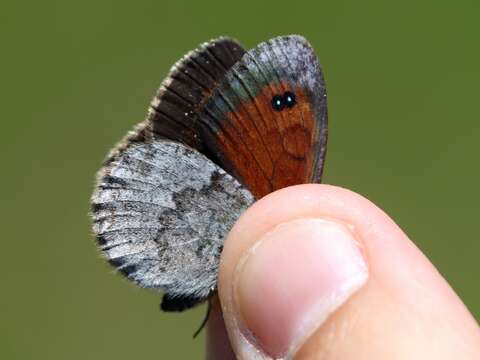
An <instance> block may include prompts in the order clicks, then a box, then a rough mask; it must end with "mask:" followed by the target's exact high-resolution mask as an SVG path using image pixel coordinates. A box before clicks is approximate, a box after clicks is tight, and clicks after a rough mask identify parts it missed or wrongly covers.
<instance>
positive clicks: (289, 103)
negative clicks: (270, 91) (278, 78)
mask: <svg viewBox="0 0 480 360" xmlns="http://www.w3.org/2000/svg"><path fill="white" fill-rule="evenodd" d="M283 101H284V103H285V106H286V107H288V108H292V107H294V106H295V104H296V103H297V99H296V98H295V94H294V93H292V92H290V91H287V92H286V93H285V94H283Z"/></svg>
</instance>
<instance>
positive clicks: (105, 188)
mask: <svg viewBox="0 0 480 360" xmlns="http://www.w3.org/2000/svg"><path fill="white" fill-rule="evenodd" d="M253 201H254V198H253V196H252V195H251V193H250V192H249V191H248V190H246V189H245V188H243V187H242V186H241V185H240V184H239V182H238V181H237V180H235V179H234V178H233V177H231V176H230V175H228V174H227V173H225V171H224V170H222V169H221V168H220V167H218V166H217V165H215V164H214V163H213V162H212V161H210V160H209V159H207V158H206V157H205V156H204V155H202V154H200V153H199V152H198V151H196V150H194V149H192V148H190V147H187V146H185V145H182V144H180V143H177V142H174V141H168V140H160V139H156V140H151V141H149V142H145V143H143V142H139V143H131V144H130V146H129V147H128V148H126V149H124V150H123V151H122V152H121V153H120V154H118V155H117V156H115V157H114V158H113V159H111V160H110V161H109V162H108V163H107V164H106V166H105V167H104V168H103V169H102V170H101V171H100V173H99V177H98V182H97V188H96V190H95V192H94V194H93V197H92V212H93V219H94V231H95V233H96V235H97V238H98V241H99V245H100V248H101V250H102V252H103V254H104V255H105V256H106V258H107V259H108V261H109V262H110V263H112V264H113V265H114V266H115V267H117V268H118V270H119V271H120V272H122V273H123V274H124V275H125V276H127V277H128V278H129V279H130V280H132V281H134V282H136V283H137V284H139V285H140V286H142V287H146V288H154V289H161V290H163V291H164V292H165V294H166V296H168V298H170V299H175V298H186V299H190V300H193V302H198V301H201V300H204V299H206V298H207V297H208V296H209V295H210V293H211V291H212V290H213V289H214V288H215V286H216V281H217V270H218V262H219V256H220V252H221V250H222V245H223V241H224V239H225V237H226V235H227V233H228V231H230V229H231V227H232V226H233V224H234V222H235V221H236V220H237V219H238V218H239V216H240V214H241V213H242V212H243V211H244V210H245V209H246V208H247V207H248V206H249V205H250V204H252V203H253Z"/></svg>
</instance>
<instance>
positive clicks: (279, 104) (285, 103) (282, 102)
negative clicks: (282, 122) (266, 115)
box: [272, 91, 297, 111]
mask: <svg viewBox="0 0 480 360" xmlns="http://www.w3.org/2000/svg"><path fill="white" fill-rule="evenodd" d="M296 103H297V100H296V97H295V94H294V93H293V92H291V91H287V92H285V94H283V95H274V96H273V97H272V107H273V109H274V110H276V111H282V110H283V109H284V108H285V107H287V108H292V107H294V106H295V104H296Z"/></svg>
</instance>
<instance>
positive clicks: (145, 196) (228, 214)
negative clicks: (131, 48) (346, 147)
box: [92, 35, 327, 311]
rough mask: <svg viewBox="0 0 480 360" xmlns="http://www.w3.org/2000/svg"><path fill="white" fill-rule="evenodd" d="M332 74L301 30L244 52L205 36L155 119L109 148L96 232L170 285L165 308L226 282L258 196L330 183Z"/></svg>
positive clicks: (178, 69)
mask: <svg viewBox="0 0 480 360" xmlns="http://www.w3.org/2000/svg"><path fill="white" fill-rule="evenodd" d="M326 142H327V99H326V89H325V82H324V78H323V74H322V70H321V68H320V64H319V62H318V59H317V57H316V56H315V53H314V51H313V49H312V47H311V46H310V44H309V43H308V42H307V41H306V40H305V39H304V38H303V37H301V36H297V35H292V36H282V37H277V38H274V39H272V40H269V41H267V42H264V43H261V44H260V45H258V46H257V47H256V48H254V49H252V50H250V51H247V52H246V51H245V50H244V49H243V48H242V47H241V46H240V44H239V43H238V42H236V41H235V40H233V39H230V38H223V37H222V38H219V39H216V40H212V41H210V42H207V43H204V44H202V45H201V46H200V47H199V48H198V49H196V50H194V51H192V52H190V53H188V54H187V55H185V56H184V57H183V58H182V59H181V60H180V61H179V62H178V63H177V64H175V66H173V68H172V70H171V71H170V74H169V75H168V77H167V78H166V79H165V80H164V82H163V83H162V85H161V86H160V89H159V90H158V93H157V94H156V96H155V97H154V99H153V101H152V103H151V105H150V109H149V112H148V116H147V119H146V120H145V121H144V122H142V123H140V124H139V125H138V126H137V127H136V128H135V129H134V130H133V131H131V132H130V133H129V134H128V135H127V136H126V138H125V139H124V140H123V141H122V142H120V144H118V145H117V146H116V147H115V148H114V149H113V150H112V151H111V152H110V154H109V155H108V157H107V159H106V161H105V162H104V164H103V167H102V168H101V170H100V171H99V173H98V180H97V184H96V188H95V191H94V193H93V196H92V214H93V220H94V227H93V228H94V232H95V234H96V237H97V239H98V244H99V246H100V249H101V251H102V252H103V254H104V255H105V257H106V258H107V259H108V261H109V262H110V263H111V264H112V265H113V266H115V267H116V268H117V269H118V270H119V271H120V272H121V273H122V274H124V275H125V276H126V277H127V278H128V279H130V280H132V281H134V282H135V283H137V284H138V285H140V286H142V287H145V288H153V289H159V290H161V291H163V293H164V296H163V300H162V304H161V307H162V309H163V310H165V311H181V310H184V309H187V308H190V307H192V306H194V305H196V304H198V303H199V302H202V301H204V300H206V299H208V298H209V296H210V295H211V294H212V293H213V292H214V291H215V290H216V282H217V271H218V266H219V259H220V253H221V251H222V246H223V242H224V240H225V237H226V236H227V234H228V232H229V230H230V229H231V227H232V226H233V224H234V223H235V221H236V220H237V219H238V218H239V216H240V215H241V214H242V212H243V211H245V209H247V207H249V206H250V205H251V204H252V203H253V202H254V201H255V200H256V199H259V198H261V197H263V196H265V195H267V194H268V193H270V192H272V191H275V190H277V189H280V188H283V187H286V186H290V185H295V184H302V183H312V182H313V183H315V182H320V177H321V174H322V168H323V163H324V158H325V151H326Z"/></svg>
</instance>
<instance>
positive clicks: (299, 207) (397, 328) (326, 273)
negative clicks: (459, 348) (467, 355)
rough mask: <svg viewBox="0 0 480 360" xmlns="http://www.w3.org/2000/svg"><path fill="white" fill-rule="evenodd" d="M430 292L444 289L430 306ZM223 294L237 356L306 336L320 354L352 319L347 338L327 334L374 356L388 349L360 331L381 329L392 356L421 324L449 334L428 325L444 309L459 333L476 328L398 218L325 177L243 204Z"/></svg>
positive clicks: (294, 345)
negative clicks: (335, 332) (459, 322)
mask: <svg viewBox="0 0 480 360" xmlns="http://www.w3.org/2000/svg"><path fill="white" fill-rule="evenodd" d="M252 255H253V256H252ZM309 255H312V256H309ZM342 289H343V291H341V290H342ZM290 290H292V291H290ZM292 293H299V294H302V296H291V295H292ZM432 294H438V296H440V297H441V298H440V299H438V301H436V302H434V303H433V304H432V302H431V301H428V299H431V298H432ZM219 297H220V301H221V304H222V310H223V314H224V317H225V323H226V327H227V331H228V334H229V338H230V341H231V344H232V346H233V349H234V351H235V353H236V355H237V356H238V357H239V358H274V357H275V358H276V357H282V356H283V357H285V356H286V357H287V358H288V357H290V356H293V355H292V351H297V349H298V348H299V347H300V346H302V344H306V345H304V346H303V347H302V348H301V351H300V353H301V354H303V355H302V356H306V357H307V358H308V357H309V356H315V352H317V353H316V355H318V352H319V351H325V349H326V348H327V346H323V347H322V348H319V347H318V346H315V344H319V343H322V341H324V340H325V339H326V338H328V339H331V336H330V335H329V334H331V331H330V330H331V329H335V328H336V326H337V327H338V326H339V324H345V323H351V321H350V320H351V319H352V318H355V319H356V325H355V326H352V327H349V328H348V331H346V333H348V335H349V336H348V339H347V341H345V342H344V343H343V344H340V343H339V341H337V340H334V341H330V342H329V346H328V348H329V349H332V347H333V348H336V347H340V348H339V349H337V350H335V351H337V352H339V351H341V349H345V348H348V349H350V350H352V349H353V351H354V350H355V349H358V350H359V351H360V352H361V351H363V352H364V355H365V356H369V355H368V351H377V352H378V351H380V350H381V349H384V348H382V347H380V345H378V344H379V343H377V345H378V346H377V348H376V349H375V346H371V347H363V348H362V345H364V344H361V343H359V341H358V340H355V339H362V341H363V342H365V339H366V338H368V339H370V337H374V338H375V337H376V338H378V332H379V329H381V328H382V327H384V328H385V333H384V334H382V335H383V336H385V339H383V340H384V342H386V343H388V342H389V341H390V342H391V346H390V348H391V352H390V354H392V353H394V352H395V351H398V349H396V346H398V345H399V344H398V341H397V340H395V339H398V336H408V334H409V333H411V331H413V330H416V331H418V327H419V326H420V327H421V328H422V330H423V333H424V334H427V333H429V334H430V335H431V334H436V335H437V336H438V338H441V337H442V336H443V337H447V336H448V337H450V338H451V337H452V334H449V335H447V334H446V333H443V334H440V333H438V329H431V328H429V326H431V325H429V324H431V321H432V318H434V317H435V316H439V315H440V314H441V316H443V317H445V318H446V319H450V320H451V321H454V320H458V319H462V321H463V324H464V325H462V329H463V333H472V332H475V326H472V319H471V317H470V318H469V315H468V311H466V310H465V308H464V307H463V305H462V303H461V301H460V300H459V299H458V298H457V297H456V295H455V293H454V292H453V291H452V290H451V289H450V288H449V286H448V285H447V284H446V282H445V281H444V280H443V279H442V278H441V276H440V275H439V274H438V272H437V271H436V270H435V268H434V267H433V266H432V265H431V264H430V262H429V261H428V259H426V257H425V256H423V254H422V253H421V252H420V251H419V250H418V249H417V248H416V246H415V245H414V244H413V243H412V242H411V241H410V240H409V239H408V237H407V236H406V235H405V234H404V233H403V232H402V231H401V229H400V228H399V227H398V226H397V225H396V224H395V222H393V221H392V220H391V219H390V218H389V217H388V216H387V215H386V214H385V213H384V212H383V211H382V210H380V209H379V208H378V207H376V206H375V205H374V204H373V203H371V202H370V201H368V200H367V199H365V198H364V197H362V196H360V195H358V194H356V193H354V192H352V191H349V190H346V189H342V188H338V187H334V186H328V185H300V186H293V187H290V188H286V189H282V190H280V191H277V192H275V193H272V194H270V195H268V196H266V197H265V198H263V199H261V200H259V201H258V202H257V203H255V204H254V205H253V206H252V207H251V208H250V209H249V210H247V211H246V212H245V214H244V215H243V216H242V217H241V218H240V219H239V221H238V222H237V223H236V224H235V226H234V228H233V229H232V231H231V232H230V234H229V236H228V239H227V240H226V242H225V246H224V250H223V253H222V257H221V263H220V269H219ZM419 298H420V300H419ZM325 299H328V300H325ZM445 309H446V310H445ZM375 314H381V319H379V318H378V317H376V315H375ZM413 314H415V315H413ZM419 314H421V315H419ZM419 318H420V319H422V320H421V321H422V324H421V325H418V324H417V323H416V322H417V321H418V319H419ZM473 323H474V321H473ZM299 324H303V328H302V326H301V325H299ZM305 324H307V325H305ZM386 324H390V325H391V327H388V326H385V325H386ZM467 328H468V329H467ZM301 329H303V330H304V331H302V330H301ZM305 329H308V331H305ZM460 332H462V331H460ZM312 334H313V335H312ZM319 334H320V335H319ZM394 334H395V335H394ZM344 335H345V334H344ZM318 336H319V337H318ZM453 336H457V338H458V337H459V335H458V332H457V334H456V335H453ZM465 336H467V335H465ZM467 337H468V336H467ZM309 338H310V340H309V341H307V340H308V339H309ZM339 338H342V339H344V340H345V338H344V337H339ZM334 339H336V338H334ZM475 339H478V334H477V335H473V336H470V337H469V341H470V344H472V341H473V342H475ZM458 340H459V341H461V340H460V339H458ZM463 340H465V338H463ZM419 341H420V340H419ZM332 344H333V345H332ZM346 344H348V346H347V345H346ZM372 344H374V342H372ZM345 346H347V347H345ZM312 354H313V355H312ZM336 355H338V353H337V354H336ZM385 355H386V356H387V355H388V352H387V353H385ZM334 357H335V356H334ZM326 358H329V357H326ZM347 358H349V357H347Z"/></svg>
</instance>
